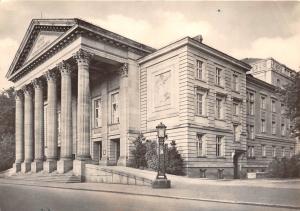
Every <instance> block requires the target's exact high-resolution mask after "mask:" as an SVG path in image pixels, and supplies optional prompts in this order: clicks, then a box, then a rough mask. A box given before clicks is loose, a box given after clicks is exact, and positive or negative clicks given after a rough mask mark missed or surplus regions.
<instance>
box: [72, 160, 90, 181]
mask: <svg viewBox="0 0 300 211" xmlns="http://www.w3.org/2000/svg"><path fill="white" fill-rule="evenodd" d="M86 163H88V161H87V160H74V161H73V173H74V174H75V175H76V176H79V177H80V179H81V182H84V180H85V164H86Z"/></svg>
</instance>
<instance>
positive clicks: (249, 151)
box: [247, 146, 255, 158]
mask: <svg viewBox="0 0 300 211" xmlns="http://www.w3.org/2000/svg"><path fill="white" fill-rule="evenodd" d="M247 154H248V158H254V157H255V155H254V146H248V149H247Z"/></svg>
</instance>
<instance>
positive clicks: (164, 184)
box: [152, 179, 171, 188]
mask: <svg viewBox="0 0 300 211" xmlns="http://www.w3.org/2000/svg"><path fill="white" fill-rule="evenodd" d="M152 188H171V181H170V180H168V179H155V180H154V181H153V183H152Z"/></svg>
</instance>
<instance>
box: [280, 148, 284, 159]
mask: <svg viewBox="0 0 300 211" xmlns="http://www.w3.org/2000/svg"><path fill="white" fill-rule="evenodd" d="M281 156H282V157H283V158H284V157H285V147H281Z"/></svg>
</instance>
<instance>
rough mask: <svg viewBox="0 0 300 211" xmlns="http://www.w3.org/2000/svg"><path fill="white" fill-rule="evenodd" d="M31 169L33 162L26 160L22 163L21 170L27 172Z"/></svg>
mask: <svg viewBox="0 0 300 211" xmlns="http://www.w3.org/2000/svg"><path fill="white" fill-rule="evenodd" d="M30 170H31V162H24V163H22V164H21V172H22V173H27V172H29V171H30Z"/></svg>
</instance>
